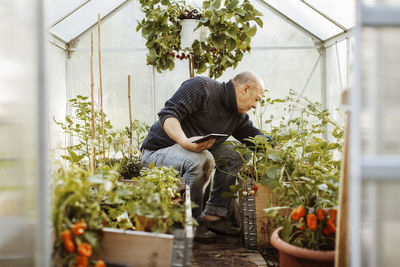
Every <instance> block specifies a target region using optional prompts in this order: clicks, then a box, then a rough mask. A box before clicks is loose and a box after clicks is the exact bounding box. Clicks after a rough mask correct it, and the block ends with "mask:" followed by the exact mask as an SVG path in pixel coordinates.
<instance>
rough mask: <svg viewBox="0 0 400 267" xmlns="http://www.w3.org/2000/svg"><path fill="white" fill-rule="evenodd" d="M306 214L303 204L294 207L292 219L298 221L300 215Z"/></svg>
mask: <svg viewBox="0 0 400 267" xmlns="http://www.w3.org/2000/svg"><path fill="white" fill-rule="evenodd" d="M305 214H306V209H305V208H304V207H303V206H299V207H297V208H295V209H294V210H293V212H292V220H294V221H298V220H299V219H300V218H301V217H304V215H305Z"/></svg>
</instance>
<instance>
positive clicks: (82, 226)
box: [72, 222, 86, 235]
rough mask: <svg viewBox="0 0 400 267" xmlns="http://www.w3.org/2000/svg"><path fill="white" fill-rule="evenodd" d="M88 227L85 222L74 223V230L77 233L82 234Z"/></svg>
mask: <svg viewBox="0 0 400 267" xmlns="http://www.w3.org/2000/svg"><path fill="white" fill-rule="evenodd" d="M85 229H86V223H85V222H76V223H74V226H73V227H72V231H73V232H74V234H75V235H81V234H83V233H84V232H85Z"/></svg>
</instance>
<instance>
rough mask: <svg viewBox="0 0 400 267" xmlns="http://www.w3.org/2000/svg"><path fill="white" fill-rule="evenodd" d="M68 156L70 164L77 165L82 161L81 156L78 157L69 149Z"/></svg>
mask: <svg viewBox="0 0 400 267" xmlns="http://www.w3.org/2000/svg"><path fill="white" fill-rule="evenodd" d="M67 150H68V153H69V156H70V158H71V162H73V163H78V162H79V161H81V159H83V156H79V155H77V154H76V153H75V152H74V151H72V150H71V149H69V148H68V149H67Z"/></svg>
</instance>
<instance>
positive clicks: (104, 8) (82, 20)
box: [49, 0, 126, 43]
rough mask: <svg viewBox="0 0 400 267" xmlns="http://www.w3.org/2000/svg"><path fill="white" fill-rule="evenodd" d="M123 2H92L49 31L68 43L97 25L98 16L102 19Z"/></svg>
mask: <svg viewBox="0 0 400 267" xmlns="http://www.w3.org/2000/svg"><path fill="white" fill-rule="evenodd" d="M124 2H126V0H114V1H101V0H92V1H90V2H89V3H87V4H86V5H84V6H83V7H81V8H80V9H78V10H77V11H76V12H74V13H73V14H71V15H70V16H68V17H67V18H65V19H64V20H62V21H61V22H60V23H58V24H57V25H55V26H54V27H52V28H51V29H50V30H49V31H50V32H51V33H52V34H54V35H56V36H57V37H59V38H60V39H61V40H63V41H64V42H66V43H69V42H70V41H71V40H73V39H75V38H76V37H77V36H79V35H80V34H82V33H83V32H85V31H86V30H88V29H89V28H90V27H92V26H93V25H94V24H95V23H97V16H98V14H100V15H101V17H104V16H106V15H108V14H109V13H110V12H112V11H113V10H114V9H116V8H117V7H118V6H120V5H121V4H123V3H124Z"/></svg>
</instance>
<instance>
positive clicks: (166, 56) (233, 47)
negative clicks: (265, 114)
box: [136, 0, 263, 78]
mask: <svg viewBox="0 0 400 267" xmlns="http://www.w3.org/2000/svg"><path fill="white" fill-rule="evenodd" d="M140 4H141V10H142V11H143V12H144V13H145V18H144V19H143V20H141V21H139V22H138V26H137V28H136V31H139V30H141V32H142V36H143V37H144V38H146V40H147V42H146V46H147V48H148V50H149V52H148V54H147V64H149V65H152V66H154V67H155V69H156V70H157V71H158V72H162V71H163V70H167V69H169V70H172V69H173V68H174V67H175V62H174V61H175V59H176V58H178V59H180V60H183V59H190V64H189V69H190V71H191V75H192V74H194V70H196V72H197V73H199V74H200V73H203V72H205V71H207V70H208V72H209V73H208V76H209V77H211V78H218V77H220V76H221V75H222V74H223V72H224V71H225V70H226V69H228V68H231V67H232V68H236V67H237V65H238V63H239V62H240V61H241V60H242V58H243V55H244V53H246V52H250V49H251V46H250V42H251V40H252V37H254V35H255V34H256V32H257V25H258V26H259V27H262V26H263V22H262V20H261V18H260V16H262V13H261V12H259V11H258V10H257V9H255V8H254V6H253V5H252V4H251V3H250V1H249V0H243V1H242V2H239V1H225V2H224V4H223V5H221V1H217V0H211V1H203V6H202V8H201V9H199V10H196V9H194V10H195V11H194V10H191V11H189V9H187V8H186V6H182V5H183V3H182V2H180V1H172V0H165V1H162V2H161V3H160V1H159V0H140ZM183 19H184V20H186V19H194V20H198V23H197V25H196V27H195V28H194V29H196V30H193V28H191V29H188V30H186V26H185V24H191V25H192V27H193V24H194V22H193V21H192V22H184V25H181V22H182V20H183ZM256 24H257V25H256ZM221 25H224V26H223V27H221ZM182 27H185V29H182ZM201 27H204V28H203V29H201ZM181 29H182V30H181ZM204 29H206V30H208V31H209V32H210V34H209V35H208V36H207V31H205V30H204ZM181 34H183V36H181ZM188 35H189V36H188ZM181 39H182V40H181ZM182 50H190V53H191V54H190V57H188V56H187V54H186V53H184V52H182Z"/></svg>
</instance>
